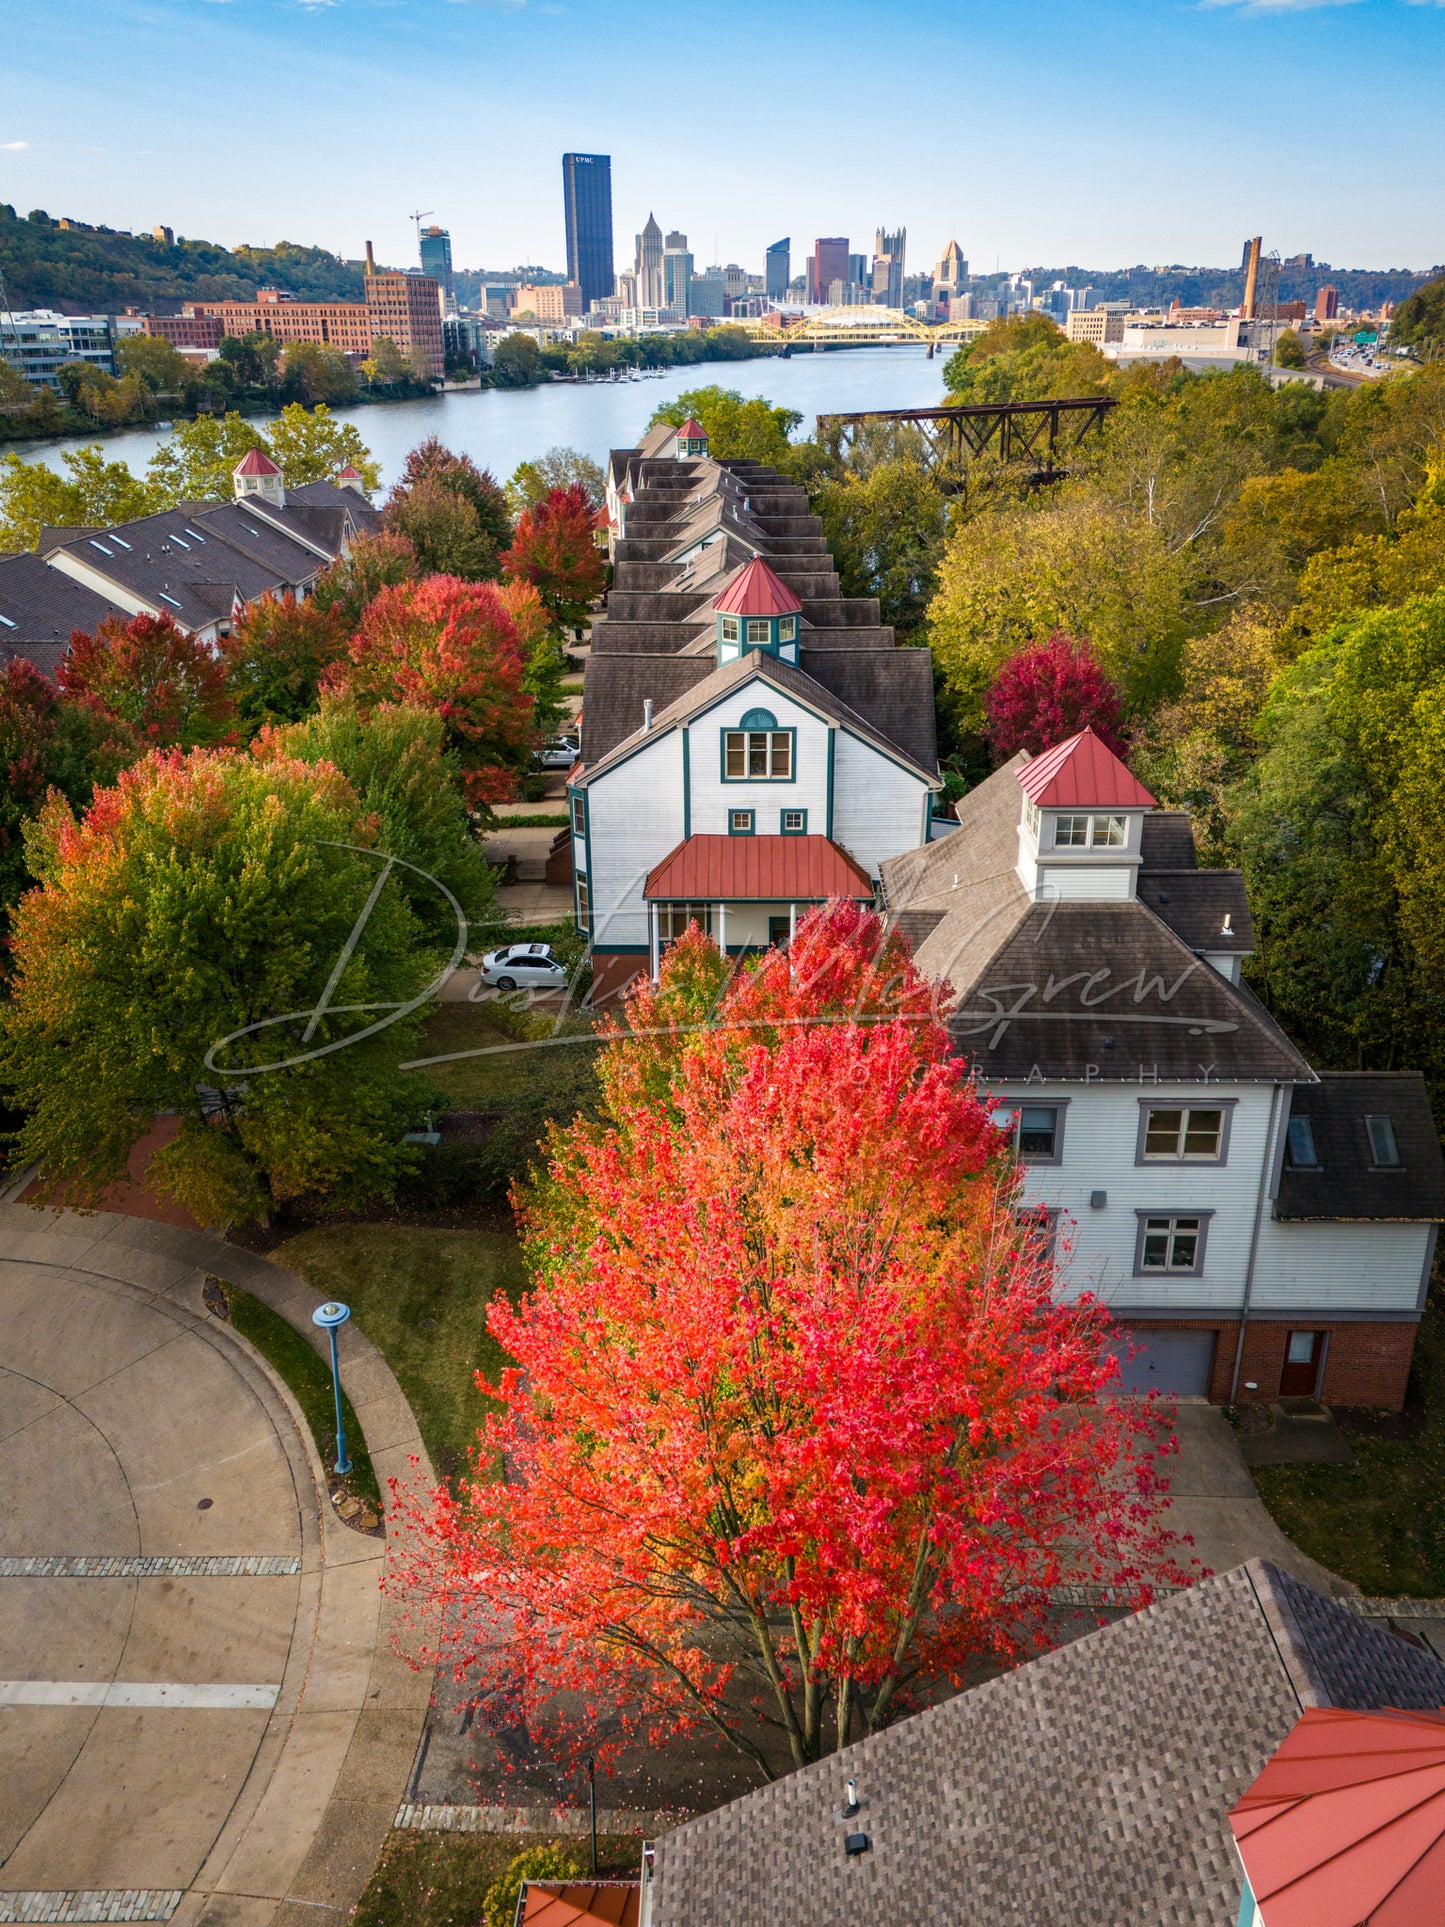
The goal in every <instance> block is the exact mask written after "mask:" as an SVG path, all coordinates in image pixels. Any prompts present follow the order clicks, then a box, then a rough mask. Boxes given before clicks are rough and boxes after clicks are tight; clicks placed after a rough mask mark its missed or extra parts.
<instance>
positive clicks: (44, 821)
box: [0, 750, 437, 1224]
mask: <svg viewBox="0 0 1445 1927" xmlns="http://www.w3.org/2000/svg"><path fill="white" fill-rule="evenodd" d="M373 835H374V830H373V827H372V826H371V825H370V824H369V823H368V822H367V820H366V819H365V818H364V817H363V816H362V815H361V813H360V810H359V808H358V804H357V800H356V797H355V794H354V793H353V791H352V790H351V787H350V785H349V784H348V783H347V782H346V779H345V778H344V777H343V776H342V775H341V774H340V773H339V772H338V771H337V770H335V769H334V768H331V767H329V766H326V765H318V766H316V767H312V766H310V765H308V764H305V763H302V762H298V761H293V760H289V759H277V760H274V761H264V762H263V761H261V760H258V759H256V758H254V757H252V756H250V755H249V754H247V753H246V752H244V751H238V750H220V751H216V750H194V751H192V752H191V753H190V754H189V755H184V754H182V753H181V752H180V751H179V750H170V751H153V752H152V753H151V754H150V755H149V756H147V757H146V758H145V759H144V760H143V761H141V762H139V763H137V764H134V765H133V766H132V767H131V768H130V769H128V770H125V771H124V772H123V773H122V774H121V776H120V778H119V779H118V781H117V783H116V785H115V787H114V788H111V789H106V790H102V791H100V792H98V793H97V795H96V797H95V799H94V801H93V802H92V803H91V805H90V807H89V809H88V810H87V811H86V812H85V814H84V815H83V816H81V817H79V818H78V819H77V817H76V816H75V815H73V814H72V812H71V811H70V810H69V809H68V808H67V807H66V806H65V805H64V804H62V803H60V802H59V801H58V800H53V801H52V802H51V803H50V804H49V805H47V807H46V808H45V810H44V811H43V812H42V814H41V816H40V818H39V821H38V823H37V824H36V826H35V827H34V828H33V830H32V832H31V835H30V857H31V863H32V867H33V868H34V869H35V871H36V873H37V874H38V876H39V878H40V885H39V887H38V888H37V889H34V890H31V891H30V892H29V893H28V894H27V895H26V896H25V897H24V898H23V899H22V901H21V903H20V905H19V907H18V908H17V910H16V912H15V917H14V925H13V949H14V958H15V969H14V974H13V978H12V982H11V999H10V1002H9V1003H8V1004H7V1005H6V1006H5V1007H4V1009H3V1012H0V1082H3V1083H4V1084H5V1085H6V1086H8V1088H9V1089H10V1091H11V1092H12V1093H13V1099H14V1102H15V1103H16V1104H17V1105H18V1106H19V1107H20V1108H21V1109H22V1110H23V1112H24V1114H25V1124H24V1126H23V1128H22V1130H21V1132H20V1136H19V1139H18V1143H17V1152H16V1154H17V1155H18V1156H19V1158H20V1161H21V1162H22V1163H29V1162H35V1163H38V1164H39V1165H40V1166H41V1169H42V1172H43V1174H44V1178H45V1182H46V1184H47V1186H54V1185H59V1184H64V1185H65V1186H66V1187H67V1194H68V1195H69V1196H71V1197H77V1196H78V1197H81V1198H94V1197H95V1196H97V1195H98V1194H99V1193H100V1191H101V1190H102V1189H103V1188H104V1186H105V1185H107V1184H108V1183H110V1182H112V1181H114V1180H115V1179H116V1178H117V1177H119V1176H121V1175H123V1173H124V1172H125V1169H126V1159H127V1156H128V1154H129V1152H130V1150H131V1148H132V1146H133V1145H134V1144H135V1142H136V1141H137V1139H138V1138H140V1137H142V1136H144V1134H145V1133H146V1132H147V1131H148V1130H149V1129H150V1127H151V1125H152V1123H153V1122H154V1120H155V1119H156V1118H157V1117H159V1116H161V1115H165V1114H169V1115H172V1116H176V1117H178V1118H179V1120H180V1124H179V1129H178V1131H177V1134H176V1136H175V1137H174V1139H173V1140H172V1142H171V1143H170V1144H168V1145H167V1146H166V1147H165V1149H164V1150H163V1151H162V1152H161V1153H159V1154H157V1156H156V1157H155V1158H154V1159H153V1160H152V1162H151V1164H150V1167H149V1174H148V1175H149V1180H150V1182H152V1183H154V1184H158V1185H159V1187H160V1188H161V1189H162V1190H163V1191H165V1192H168V1193H169V1194H170V1195H171V1196H172V1197H174V1198H175V1199H176V1200H177V1202H179V1203H180V1204H182V1205H183V1206H185V1208H186V1209H188V1210H190V1211H191V1212H193V1213H194V1214H195V1215H196V1216H197V1217H198V1218H200V1219H201V1220H202V1222H204V1223H207V1224H225V1223H226V1222H228V1221H229V1220H231V1219H233V1218H242V1219H245V1218H251V1217H255V1216H264V1215H265V1214H266V1213H268V1212H269V1211H271V1210H272V1209H274V1208H275V1207H276V1206H277V1205H278V1204H281V1203H283V1202H285V1201H287V1200H290V1199H298V1198H308V1199H310V1200H312V1201H313V1202H317V1203H324V1202H327V1201H330V1202H334V1203H336V1204H338V1205H346V1206H351V1207H353V1208H354V1207H356V1206H358V1205H361V1204H363V1203H366V1202H372V1201H375V1200H377V1199H381V1200H385V1199H387V1198H389V1197H390V1196H391V1194H392V1191H393V1189H394V1187H395V1183H396V1180H397V1177H398V1175H399V1173H400V1172H401V1171H403V1170H404V1169H406V1168H407V1167H408V1164H409V1161H410V1159H411V1157H412V1155H413V1154H412V1153H411V1152H410V1150H409V1149H408V1147H406V1146H405V1145H403V1144H402V1142H401V1140H402V1137H403V1135H404V1133H405V1132H406V1131H407V1130H408V1129H409V1128H412V1125H413V1122H414V1120H416V1119H417V1118H418V1117H419V1115H420V1113H421V1110H422V1108H423V1107H424V1104H425V1099H426V1093H425V1091H424V1090H420V1089H418V1088H417V1087H416V1086H415V1084H414V1083H412V1082H410V1081H409V1080H408V1078H407V1077H406V1075H405V1074H404V1073H402V1072H401V1071H400V1070H399V1069H398V1064H399V1062H400V1061H401V1060H402V1059H404V1058H405V1057H406V1055H407V1054H408V1051H409V1050H412V1049H414V1040H415V1037H416V1034H417V1031H418V1029H419V1019H417V1018H415V1017H411V1016H409V1015H405V1014H404V1015H403V1017H402V1019H401V1021H400V1023H399V1024H396V1025H393V1026H392V1027H391V1028H389V1029H385V1030H380V1031H377V1032H376V1033H375V1034H374V1035H372V1036H371V1037H367V1038H363V1039H362V1040H361V1041H359V1042H357V1043H355V1044H349V1045H345V1046H344V1047H340V1048H334V1049H329V1050H328V1048H327V1047H328V1046H329V1045H339V1044H340V1040H341V1039H342V1038H343V1037H347V1036H350V1035H351V1034H352V1033H354V1032H355V1031H357V1030H358V1029H360V1028H362V1026H363V1025H364V1024H365V1023H366V1022H368V1021H370V1020H371V1018H372V1017H375V1016H379V1015H383V1014H391V1013H394V1012H395V1011H396V1010H397V1008H398V1007H399V1006H402V1005H405V1004H406V1003H408V1002H409V1001H410V1000H411V999H412V998H414V997H417V996H419V995H421V994H423V993H424V992H425V989H426V986H427V983H428V981H429V979H430V977H431V976H432V974H433V972H434V969H435V967H436V961H437V960H436V953H435V950H434V949H433V948H431V947H429V946H428V945H427V944H426V943H425V941H424V937H423V933H422V931H421V930H420V929H419V927H418V925H417V922H416V919H415V918H414V917H413V915H412V913H411V912H410V910H409V909H408V907H407V905H406V902H405V900H404V899H403V897H402V896H401V895H400V893H399V892H398V891H396V890H395V889H394V888H392V887H390V885H389V884H388V885H386V886H384V887H383V889H382V891H381V893H380V895H379V897H378V898H377V900H376V902H375V904H374V905H373V907H372V909H371V912H370V915H369V916H368V917H367V919H366V920H365V923H364V925H363V926H362V928H361V929H360V932H359V934H357V933H356V926H357V920H358V918H359V916H360V913H361V911H362V908H363V906H364V905H365V904H366V903H367V900H368V896H369V893H370V892H371V890H372V888H373V886H374V885H375V883H376V881H377V876H378V872H379V869H380V867H381V866H380V864H379V862H378V861H376V860H373V859H371V858H369V857H367V856H366V855H365V854H359V853H358V852H357V851H356V850H354V849H350V848H346V847H342V846H345V845H363V846H364V845H366V844H368V843H369V842H370V841H371V840H372V837H373ZM353 935H355V937H356V940H355V942H354V944H353V947H352V948H351V950H350V953H349V955H347V960H346V964H345V968H344V970H343V971H342V973H341V976H340V977H339V979H338V980H337V981H336V982H335V983H334V984H333V985H332V986H331V991H330V1001H329V1004H326V1005H324V1006H323V998H324V995H325V993H326V990H327V985H328V981H329V979H330V976H331V973H332V970H333V966H334V965H335V963H336V961H337V959H338V958H340V957H342V956H343V955H344V954H346V946H347V944H348V941H349V940H350V939H352V937H353ZM347 1007H350V1008H347ZM284 1013H296V1014H295V1015H292V1016H287V1015H284ZM208 1056H209V1057H210V1059H211V1063H210V1065H209V1066H208V1064H207V1058H208ZM267 1065H274V1066H276V1068H274V1069H263V1068H262V1067H263V1066H267Z"/></svg>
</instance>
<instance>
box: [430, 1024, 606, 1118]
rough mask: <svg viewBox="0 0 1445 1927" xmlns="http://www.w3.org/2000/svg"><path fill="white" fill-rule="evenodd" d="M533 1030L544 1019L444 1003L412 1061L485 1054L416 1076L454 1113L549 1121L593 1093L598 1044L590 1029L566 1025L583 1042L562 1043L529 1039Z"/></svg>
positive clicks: (539, 1027)
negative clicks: (512, 1114)
mask: <svg viewBox="0 0 1445 1927" xmlns="http://www.w3.org/2000/svg"><path fill="white" fill-rule="evenodd" d="M541 1015H542V1014H541V1013H540V1012H539V1013H537V1016H538V1017H540V1016H541ZM533 1028H535V1029H537V1030H544V1029H545V1020H544V1021H543V1022H538V1021H536V1018H535V1017H534V1018H533V1019H532V1020H531V1021H530V1022H529V1021H528V1020H526V1019H521V1018H519V1017H518V1016H516V1015H514V1014H513V1013H512V1012H511V1011H509V1009H508V1007H507V1006H506V1005H505V1004H502V1003H499V1002H496V1001H488V1002H486V1003H479V1004H467V1003H459V1004H442V1005H440V1006H439V1007H438V1008H437V1009H436V1010H435V1011H434V1012H433V1014H432V1015H431V1016H430V1017H429V1018H428V1019H427V1024H426V1031H425V1033H424V1035H423V1037H422V1041H421V1044H420V1046H419V1047H418V1050H417V1056H418V1057H440V1056H443V1055H446V1054H448V1053H450V1052H452V1051H484V1052H487V1053H489V1054H488V1055H486V1056H478V1057H462V1058H460V1059H458V1061H457V1062H455V1063H452V1064H434V1065H429V1066H428V1067H427V1068H426V1069H425V1070H424V1071H419V1072H418V1073H417V1075H418V1076H420V1077H425V1078H426V1079H427V1080H428V1081H429V1082H431V1083H433V1084H435V1086H436V1087H437V1089H438V1090H439V1091H441V1092H442V1094H443V1095H444V1096H445V1097H446V1099H447V1100H448V1102H449V1103H450V1105H451V1108H452V1109H453V1110H454V1111H490V1110H506V1111H520V1112H525V1113H535V1114H537V1115H538V1116H547V1117H553V1116H557V1115H559V1113H560V1112H562V1111H564V1110H565V1111H566V1112H567V1114H568V1115H569V1116H570V1115H571V1113H572V1112H574V1111H575V1110H576V1109H577V1108H578V1106H579V1105H581V1104H583V1103H585V1102H586V1101H587V1100H588V1099H589V1098H590V1096H591V1094H592V1092H593V1091H594V1089H595V1088H596V1079H595V1077H594V1075H593V1070H592V1065H593V1060H594V1059H595V1057H596V1055H597V1046H596V1044H595V1043H593V1042H590V1041H588V1040H589V1039H590V1037H591V1027H590V1026H589V1025H588V1024H586V1023H585V1021H579V1020H572V1021H571V1022H569V1030H570V1031H571V1032H572V1034H573V1035H574V1036H576V1037H578V1038H580V1039H581V1041H578V1042H570V1041H569V1042H566V1043H561V1042H558V1043H553V1042H550V1041H549V1039H548V1037H547V1036H546V1035H545V1034H544V1035H543V1036H542V1037H532V1036H529V1035H528V1031H529V1030H531V1029H533ZM491 1053H495V1054H491Z"/></svg>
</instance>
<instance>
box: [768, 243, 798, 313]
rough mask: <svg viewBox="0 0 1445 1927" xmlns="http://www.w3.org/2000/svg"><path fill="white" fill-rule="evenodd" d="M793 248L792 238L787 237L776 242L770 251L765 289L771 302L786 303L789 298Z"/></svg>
mask: <svg viewBox="0 0 1445 1927" xmlns="http://www.w3.org/2000/svg"><path fill="white" fill-rule="evenodd" d="M792 246H793V242H792V236H791V235H787V236H785V237H784V238H783V239H782V240H781V241H774V243H773V245H772V246H771V247H770V248H769V249H768V253H767V262H766V266H765V269H764V275H765V279H764V282H763V288H764V292H765V293H766V295H767V297H768V299H769V301H786V300H787V298H788V282H789V280H790V279H791V273H792V270H791V261H792Z"/></svg>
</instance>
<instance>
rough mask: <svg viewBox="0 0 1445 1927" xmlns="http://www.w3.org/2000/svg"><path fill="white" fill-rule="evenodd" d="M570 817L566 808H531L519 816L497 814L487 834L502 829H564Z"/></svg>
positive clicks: (495, 832) (492, 833) (496, 832)
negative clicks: (531, 809)
mask: <svg viewBox="0 0 1445 1927" xmlns="http://www.w3.org/2000/svg"><path fill="white" fill-rule="evenodd" d="M570 821H571V818H570V817H569V816H568V814H567V812H566V810H533V811H531V812H524V813H523V814H522V815H520V816H499V817H498V818H497V820H496V822H495V823H494V824H492V826H491V829H490V831H489V834H490V835H492V836H496V835H497V834H498V833H499V832H500V831H502V830H565V829H566V827H567V825H568V823H569V822H570Z"/></svg>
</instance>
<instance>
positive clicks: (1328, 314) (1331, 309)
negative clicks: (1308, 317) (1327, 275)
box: [1315, 281, 1340, 321]
mask: <svg viewBox="0 0 1445 1927" xmlns="http://www.w3.org/2000/svg"><path fill="white" fill-rule="evenodd" d="M1339 311H1340V291H1339V289H1338V288H1337V287H1336V286H1335V285H1334V283H1333V282H1330V281H1327V282H1326V283H1325V285H1324V286H1323V287H1322V288H1321V289H1320V291H1319V293H1318V294H1316V296H1315V320H1316V321H1333V320H1334V318H1335V316H1336V315H1337V314H1338V313H1339Z"/></svg>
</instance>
